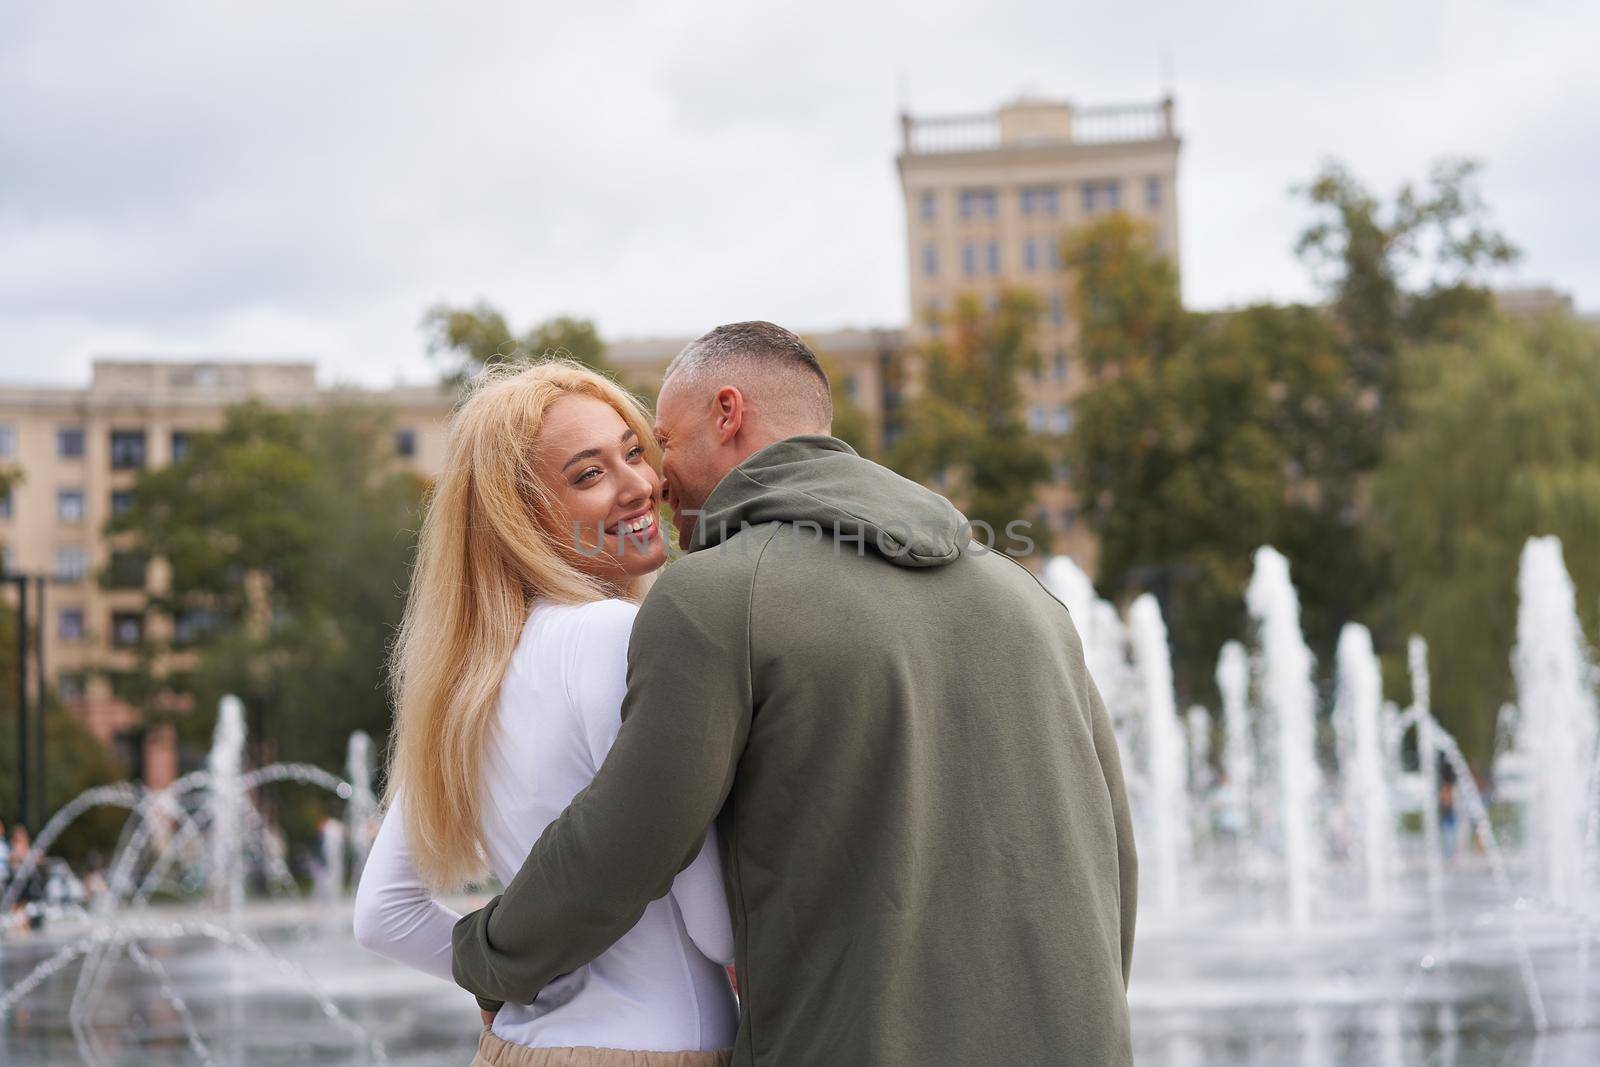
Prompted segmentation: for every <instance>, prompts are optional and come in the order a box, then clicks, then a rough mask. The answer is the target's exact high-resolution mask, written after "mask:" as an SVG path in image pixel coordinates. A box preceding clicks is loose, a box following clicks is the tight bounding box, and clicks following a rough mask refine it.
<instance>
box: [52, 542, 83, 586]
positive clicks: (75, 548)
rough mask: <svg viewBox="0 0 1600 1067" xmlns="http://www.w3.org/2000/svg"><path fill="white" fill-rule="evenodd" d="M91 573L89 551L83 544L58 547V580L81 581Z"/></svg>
mask: <svg viewBox="0 0 1600 1067" xmlns="http://www.w3.org/2000/svg"><path fill="white" fill-rule="evenodd" d="M88 573H89V553H87V552H85V551H84V550H83V547H82V546H81V545H63V546H61V547H60V548H57V549H56V581H58V582H81V581H83V578H84V575H86V574H88Z"/></svg>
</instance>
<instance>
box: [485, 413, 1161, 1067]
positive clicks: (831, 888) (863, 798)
mask: <svg viewBox="0 0 1600 1067" xmlns="http://www.w3.org/2000/svg"><path fill="white" fill-rule="evenodd" d="M969 533H970V531H969V530H968V529H967V528H966V526H965V525H964V522H963V520H962V517H961V515H960V513H958V512H957V511H956V510H955V509H954V508H953V507H951V505H950V504H949V503H948V502H947V501H945V500H944V499H943V498H942V497H940V496H938V495H937V494H935V493H932V492H930V491H928V490H927V489H924V488H922V487H921V486H919V485H916V484H914V483H912V482H909V481H906V480H905V479H903V478H901V477H899V476H898V475H896V474H894V473H893V472H891V471H889V470H887V469H885V468H884V467H881V466H879V465H877V464H875V463H872V462H870V461H868V460H865V459H862V458H861V457H859V456H857V455H856V454H855V453H854V452H852V451H851V450H850V448H849V447H848V446H847V445H845V444H843V443H842V442H840V441H837V440H835V439H833V438H831V437H796V438H790V439H788V440H785V441H780V442H778V443H777V444H774V445H772V446H770V447H768V448H765V449H763V450H761V451H760V452H758V453H756V454H755V455H753V456H751V457H750V458H749V459H747V460H746V461H745V462H744V463H742V464H741V465H740V466H739V467H737V468H735V469H734V470H733V471H732V472H731V473H730V474H729V475H728V476H727V477H726V478H724V479H723V480H722V482H721V483H720V484H719V485H718V486H717V488H716V490H715V492H713V493H712V495H711V498H710V499H709V500H708V501H707V502H706V509H705V514H704V515H702V516H701V518H700V524H699V527H698V530H697V534H696V539H695V545H694V547H693V549H692V550H691V552H690V554H689V555H688V556H686V557H685V558H683V559H681V560H679V561H677V562H676V563H674V564H672V565H671V566H670V567H668V568H667V569H666V571H665V572H664V573H663V574H662V576H661V578H660V580H659V581H657V583H656V584H655V587H654V588H653V589H652V590H651V592H650V594H649V595H648V596H647V597H646V598H645V601H644V604H643V606H642V607H641V609H640V611H639V615H638V619H637V621H636V623H635V625H634V631H633V639H632V642H631V645H630V648H629V652H628V696H627V699H626V701H625V703H624V705H623V710H622V715H623V725H622V729H621V732H620V733H619V734H618V736H617V740H616V744H615V746H614V747H613V748H612V750H611V753H610V755H609V756H608V757H607V758H606V760H605V764H604V766H602V767H601V769H600V772H599V774H597V775H596V776H595V779H594V782H593V784H592V785H590V786H589V787H588V788H587V789H585V790H584V791H583V792H582V793H580V794H579V795H578V796H577V797H576V798H574V800H573V802H572V804H571V806H569V807H568V808H567V810H566V812H565V813H564V814H563V815H562V816H561V817H560V818H559V819H558V820H557V821H556V822H554V823H552V824H551V825H550V827H549V828H548V829H547V830H546V831H545V833H544V835H543V836H542V837H541V838H540V839H539V842H538V844H536V845H535V846H534V849H533V851H532V852H531V853H530V854H529V856H528V859H527V861H526V862H525V863H524V864H523V867H522V870H521V871H520V872H519V873H518V875H517V876H516V878H514V879H513V880H512V882H511V884H510V885H509V886H507V887H506V891H505V893H504V894H502V895H501V896H499V897H496V898H495V899H494V900H492V901H490V903H489V904H488V906H487V907H485V908H484V909H482V910H481V911H478V912H475V913H474V914H472V915H469V916H467V917H466V918H464V919H462V920H461V922H460V923H458V924H457V926H456V930H455V975H456V980H457V981H458V982H459V983H460V984H461V985H462V986H464V987H465V988H467V989H468V990H470V991H471V992H473V993H475V994H477V995H478V996H479V997H480V998H484V999H487V1000H491V1001H493V1000H513V1001H517V1002H519V1003H529V1002H531V1001H532V1000H533V998H534V996H535V995H536V994H537V993H538V992H539V991H540V989H542V988H543V987H544V986H545V984H546V983H548V982H549V981H550V980H551V979H553V978H555V977H556V976H558V975H561V974H564V973H566V972H569V971H572V970H574V969H576V968H578V967H580V966H582V965H583V964H585V963H587V962H588V961H590V960H591V959H593V958H594V957H595V956H597V955H599V954H600V953H601V952H603V951H604V950H605V949H606V948H607V947H609V946H610V945H611V944H612V943H613V942H615V941H616V940H617V939H618V938H619V937H621V936H622V935H623V934H624V933H626V932H627V931H628V930H629V929H631V928H632V926H633V924H634V923H635V922H636V921H637V920H638V918H639V916H640V915H641V914H642V913H643V911H644V908H645V905H646V904H647V903H649V902H650V901H651V900H654V899H656V898H658V897H660V896H662V895H664V894H665V893H666V892H667V891H668V889H669V888H670V887H671V884H672V880H673V877H674V876H675V875H676V874H677V873H678V871H679V870H681V869H682V868H683V867H685V866H686V865H687V864H688V863H689V861H690V860H691V859H692V858H693V857H694V855H695V853H696V851H697V850H698V847H699V845H700V842H701V839H702V837H703V836H704V834H705V831H706V828H707V826H708V825H709V824H710V823H711V822H712V820H713V818H715V819H716V822H717V827H718V832H719V835H720V838H721V842H722V848H723V861H724V868H725V871H726V876H727V886H728V897H729V906H730V908H731V909H732V914H733V923H734V931H735V942H736V954H737V968H738V976H739V992H740V1018H739V1033H738V1039H737V1042H736V1045H735V1049H734V1062H735V1063H736V1064H778V1065H785V1067H786V1065H789V1064H810V1063H816V1064H829V1065H834V1064H908V1065H909V1064H918V1065H923V1064H990V1063H994V1064H1013V1063H1069V1062H1070V1063H1082V1064H1095V1065H1099V1064H1125V1063H1128V1062H1130V1060H1131V1052H1130V1048H1129V1034H1128V1006H1127V998H1126V993H1125V990H1126V984H1127V977H1128V965H1129V959H1130V956H1131V953H1132V949H1133V925H1134V895H1135V883H1136V873H1135V858H1134V849H1133V833H1132V826H1131V823H1130V820H1129V813H1128V805H1127V798H1126V795H1125V793H1124V789H1123V781H1122V772H1121V768H1120V765H1119V761H1118V756H1117V749H1116V742H1115V741H1114V739H1113V737H1112V731H1111V723H1110V720H1109V719H1108V718H1107V715H1106V711H1105V708H1104V706H1103V705H1102V704H1101V701H1100V697H1099V695H1098V693H1097V692H1096V691H1095V688H1094V684H1093V683H1092V682H1091V681H1090V679H1089V674H1088V671H1087V670H1086V669H1085V667H1084V661H1083V652H1082V647H1081V645H1080V643H1079V640H1078V635H1077V632H1076V631H1075V630H1074V628H1073V625H1072V621H1071V619H1070V618H1069V617H1068V615H1067V611H1066V609H1065V608H1064V607H1063V606H1062V605H1061V604H1060V603H1059V602H1058V601H1057V600H1055V599H1054V598H1053V597H1052V596H1050V594H1049V593H1047V592H1046V591H1045V590H1044V589H1043V587H1041V586H1040V585H1039V583H1038V582H1037V581H1036V580H1035V579H1034V578H1033V576H1032V575H1030V574H1029V573H1028V572H1027V571H1026V570H1025V569H1024V568H1022V567H1021V566H1019V565H1018V564H1017V563H1015V562H1014V561H1012V560H1010V559H1008V558H1006V557H1005V556H1003V555H1000V554H999V553H996V552H985V551H983V550H982V549H981V548H978V547H975V546H974V545H973V543H972V542H971V541H969V538H968V535H969ZM719 812H720V814H718V813H719Z"/></svg>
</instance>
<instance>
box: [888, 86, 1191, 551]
mask: <svg viewBox="0 0 1600 1067" xmlns="http://www.w3.org/2000/svg"><path fill="white" fill-rule="evenodd" d="M1178 150H1179V137H1178V134H1177V131H1176V128H1175V125H1174V104H1173V101H1172V99H1171V98H1167V99H1165V100H1162V101H1159V102H1157V103H1154V104H1134V105H1118V106H1113V107H1097V108H1077V107H1074V106H1073V105H1072V104H1070V103H1066V102H1063V101H1053V100H1039V99H1022V100H1017V101H1015V102H1013V103H1010V104H1007V105H1005V106H1004V107H1002V108H1000V109H999V110H998V111H997V112H995V113H993V114H982V115H963V116H949V117H914V116H911V115H902V116H901V150H900V154H899V158H898V165H899V172H900V183H901V188H902V191H903V192H904V200H905V218H906V264H907V276H908V278H909V282H910V307H911V322H910V324H909V325H908V327H907V331H906V340H907V344H908V346H909V348H910V349H911V350H912V351H913V352H915V350H916V348H917V346H919V345H920V344H923V343H925V342H926V341H928V340H929V339H930V338H931V337H932V336H933V335H934V333H935V332H936V331H937V330H938V329H939V328H940V327H939V323H940V321H941V320H942V319H943V318H944V317H945V316H946V315H948V313H949V312H950V310H951V308H952V306H953V304H954V302H955V300H956V298H957V297H959V296H961V295H962V294H968V293H970V294H973V295H974V296H976V297H977V298H978V299H979V300H980V301H983V302H985V303H988V304H990V306H992V304H993V301H994V300H995V299H996V298H997V296H998V294H999V292H1000V291H1001V290H1002V289H1003V288H1008V287H1015V288H1022V289H1027V290H1030V291H1032V292H1034V293H1036V294H1037V295H1038V297H1039V299H1040V304H1041V307H1042V308H1043V309H1044V310H1043V313H1042V316H1041V319H1040V322H1039V324H1038V332H1037V334H1036V340H1037V343H1038V347H1039V351H1040V356H1041V366H1040V367H1039V369H1038V371H1036V372H1035V373H1034V374H1033V375H1031V376H1030V378H1029V380H1028V381H1026V382H1025V383H1024V391H1023V395H1024V396H1025V397H1026V398H1027V400H1026V405H1027V409H1026V413H1025V414H1026V418H1027V422H1028V426H1029V428H1030V429H1031V430H1032V431H1033V432H1035V433H1038V434H1047V435H1052V436H1058V437H1059V436H1060V435H1063V434H1065V433H1066V432H1067V430H1068V429H1069V428H1070V427H1071V425H1072V398H1073V396H1074V395H1075V394H1076V393H1077V392H1078V390H1079V389H1080V388H1082V386H1083V379H1082V376H1081V375H1080V374H1079V373H1078V372H1077V367H1076V366H1075V363H1074V358H1073V342H1074V338H1075V329H1074V324H1073V322H1072V314H1071V302H1070V300H1069V295H1070V294H1069V292H1068V286H1069V284H1070V282H1069V279H1068V278H1067V277H1066V276H1065V275H1064V274H1063V272H1062V268H1061V262H1060V255H1061V244H1062V239H1063V238H1064V237H1065V236H1066V234H1067V233H1068V232H1069V231H1071V230H1072V229H1073V228H1075V227H1078V226H1081V225H1083V224H1084V223H1087V222H1090V221H1092V220H1094V219H1096V218H1098V217H1100V216H1102V215H1104V214H1108V213H1111V212H1118V211H1120V212H1124V213H1126V214H1128V215H1131V216H1133V217H1134V218H1135V219H1139V220H1142V221H1144V222H1145V223H1147V224H1148V225H1149V227H1150V229H1151V235H1152V240H1153V241H1154V243H1155V245H1156V247H1157V248H1158V249H1160V250H1162V251H1164V252H1165V253H1166V254H1167V255H1169V256H1170V257H1171V258H1172V260H1173V262H1174V263H1176V262H1178V259H1179V245H1178V197H1177V182H1178ZM889 432H890V435H891V436H892V434H893V425H892V421H891V425H890V427H889ZM1038 507H1039V510H1038V514H1036V515H1035V516H1031V518H1033V519H1034V520H1035V521H1042V522H1045V523H1047V524H1048V526H1049V527H1050V529H1051V532H1052V534H1053V537H1054V548H1055V550H1056V551H1058V552H1066V553H1069V554H1071V555H1072V556H1074V557H1075V558H1076V559H1078V561H1079V562H1080V563H1082V564H1084V565H1085V566H1087V567H1089V568H1090V569H1091V573H1092V568H1093V565H1094V559H1095V550H1094V542H1093V538H1092V537H1091V536H1090V535H1089V533H1088V531H1087V529H1086V528H1085V527H1084V526H1083V524H1081V523H1080V522H1079V521H1078V511H1077V503H1076V500H1075V498H1074V496H1073V493H1072V490H1071V488H1070V474H1069V472H1068V471H1067V470H1066V469H1065V467H1064V466H1058V469H1057V473H1056V477H1055V479H1054V481H1053V483H1052V484H1051V485H1049V486H1047V487H1046V488H1044V489H1043V490H1041V492H1040V493H1039V495H1038ZM1021 517H1023V516H1019V518H1021Z"/></svg>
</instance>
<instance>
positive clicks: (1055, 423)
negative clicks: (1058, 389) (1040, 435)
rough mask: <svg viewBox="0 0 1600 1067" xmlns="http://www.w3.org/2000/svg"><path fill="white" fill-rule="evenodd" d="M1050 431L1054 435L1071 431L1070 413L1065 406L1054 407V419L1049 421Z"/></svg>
mask: <svg viewBox="0 0 1600 1067" xmlns="http://www.w3.org/2000/svg"><path fill="white" fill-rule="evenodd" d="M1050 429H1052V430H1054V431H1055V432H1056V433H1066V432H1067V431H1068V430H1071V429H1072V412H1070V411H1068V410H1067V405H1065V404H1057V405H1056V414H1055V418H1053V419H1051V420H1050Z"/></svg>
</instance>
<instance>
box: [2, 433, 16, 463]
mask: <svg viewBox="0 0 1600 1067" xmlns="http://www.w3.org/2000/svg"><path fill="white" fill-rule="evenodd" d="M16 454H17V431H16V430H15V429H13V428H12V427H10V426H0V459H12V458H13V457H15V456H16Z"/></svg>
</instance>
